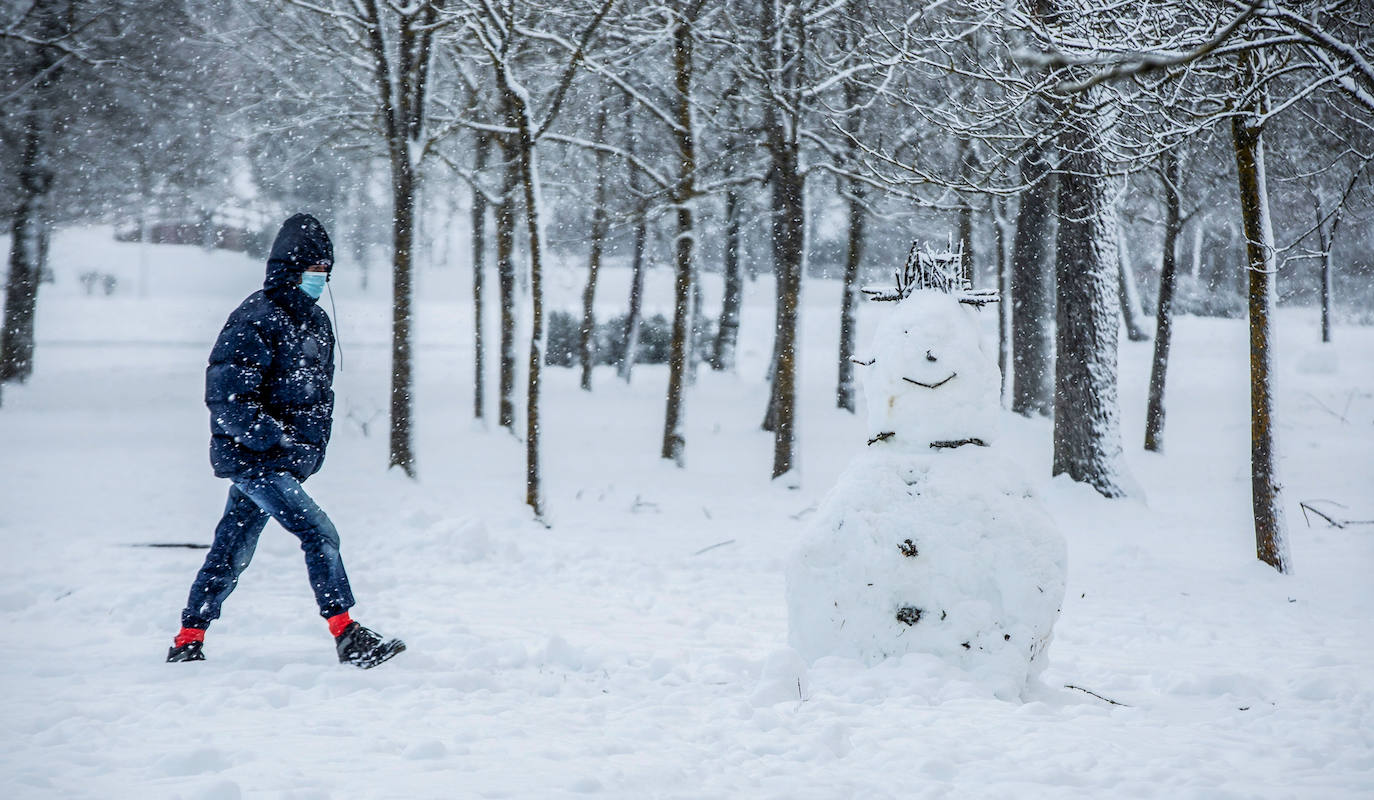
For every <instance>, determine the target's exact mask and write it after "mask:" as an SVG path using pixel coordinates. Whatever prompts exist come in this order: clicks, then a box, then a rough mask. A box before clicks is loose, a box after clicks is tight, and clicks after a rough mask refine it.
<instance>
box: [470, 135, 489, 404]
mask: <svg viewBox="0 0 1374 800" xmlns="http://www.w3.org/2000/svg"><path fill="white" fill-rule="evenodd" d="M472 149H473V164H472V174H473V180H474V181H475V180H477V179H478V176H480V175H481V174H482V170H484V169H486V166H487V158H488V156H489V154H490V152H491V137H490V136H489V135H487V134H485V133H483V134H478V135H477V136H476V137H475V140H474V142H473V148H472ZM486 261H487V198H486V195H484V194H482V190H481V189H480V188H477V187H475V186H474V187H473V190H472V326H473V328H472V415H473V417H474V418H476V419H484V418H485V416H486V415H485V408H484V403H483V397H484V395H485V394H486V352H485V349H484V348H485V342H484V341H483V336H482V334H483V331H484V326H483V315H484V313H485V297H484V294H485V290H486V267H487V265H486Z"/></svg>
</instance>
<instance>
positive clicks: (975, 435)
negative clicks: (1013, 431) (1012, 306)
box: [863, 247, 1001, 451]
mask: <svg viewBox="0 0 1374 800" xmlns="http://www.w3.org/2000/svg"><path fill="white" fill-rule="evenodd" d="M913 254H915V257H914V258H911V259H908V265H907V267H906V268H905V269H904V271H903V273H902V274H899V276H898V287H897V290H896V292H895V293H891V292H890V293H883V294H880V295H878V296H877V298H876V299H882V300H887V301H889V302H884V303H879V304H876V307H877V308H879V309H881V311H880V313H882V314H883V317H882V319H881V320H880V321H879V322H878V326H877V330H876V332H875V334H874V337H873V344H872V345H871V346H870V348H869V357H870V359H869V360H868V361H867V362H865V366H866V369H865V371H864V374H863V382H864V393H865V395H866V396H867V400H868V428H869V438H870V440H875V441H881V442H883V444H884V446H887V447H899V448H904V449H915V450H922V451H929V450H930V449H931V448H936V449H940V448H943V447H951V446H958V445H959V444H963V443H969V444H983V445H987V444H991V443H992V441H993V439H994V438H995V436H996V432H997V416H998V411H999V410H1000V406H1001V404H1000V402H999V392H1000V386H1001V376H1000V373H999V372H998V368H997V358H996V353H995V350H990V349H985V348H984V344H983V333H982V324H981V323H982V320H981V319H980V318H979V316H980V315H979V311H978V308H979V307H980V306H981V305H983V304H985V303H987V302H992V301H993V300H995V295H992V294H989V293H977V292H972V291H970V290H969V288H968V286H967V278H966V277H964V276H963V274H962V263H961V259H959V258H958V255H957V253H956V254H955V257H954V258H952V259H951V258H948V256H947V254H937V259H938V260H937V259H930V260H924V259H922V258H921V257H920V251H919V250H917V249H916V248H914V247H913ZM932 264H933V266H932ZM913 265H914V267H915V269H914V270H913Z"/></svg>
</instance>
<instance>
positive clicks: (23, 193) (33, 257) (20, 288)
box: [0, 145, 50, 383]
mask: <svg viewBox="0 0 1374 800" xmlns="http://www.w3.org/2000/svg"><path fill="white" fill-rule="evenodd" d="M25 151H26V158H25V160H26V161H27V160H28V158H27V153H28V152H29V148H28V146H27V145H26V147H25ZM30 174H32V173H30ZM49 180H50V178H40V179H39V181H38V182H39V183H42V184H44V187H43V188H42V189H41V190H40V191H35V190H34V188H33V183H34V182H33V181H24V180H21V182H20V183H21V189H20V198H19V207H18V208H17V209H15V214H14V222H13V225H12V226H11V228H10V233H11V239H10V259H9V262H10V265H9V277H8V279H7V280H6V282H5V327H4V330H3V338H0V381H16V382H19V383H23V382H25V381H27V380H28V378H29V376H30V375H32V374H33V351H34V313H35V311H36V309H37V305H38V284H39V282H40V280H41V278H42V274H43V266H44V264H43V255H42V254H43V247H42V238H43V225H44V221H43V217H44V214H43V209H44V207H45V205H46V203H45V201H46V196H47V188H46V184H47V183H48V181H49ZM26 183H27V184H28V185H25V184H26Z"/></svg>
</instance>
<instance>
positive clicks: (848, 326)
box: [835, 103, 865, 414]
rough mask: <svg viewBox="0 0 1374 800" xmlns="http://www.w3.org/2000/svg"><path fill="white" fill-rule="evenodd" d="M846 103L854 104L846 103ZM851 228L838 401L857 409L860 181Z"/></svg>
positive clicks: (852, 196) (853, 189) (853, 187)
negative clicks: (856, 349)
mask: <svg viewBox="0 0 1374 800" xmlns="http://www.w3.org/2000/svg"><path fill="white" fill-rule="evenodd" d="M846 107H849V108H853V105H852V104H849V103H846ZM848 202H849V232H848V235H847V237H846V242H847V244H846V247H845V259H844V288H843V289H842V290H841V293H840V360H839V368H840V374H839V381H838V382H837V383H836V389H835V405H836V407H838V408H842V409H844V410H845V411H848V412H849V413H851V414H852V413H854V393H855V392H854V339H855V337H856V336H857V334H858V330H857V329H858V320H857V319H856V315H857V313H858V308H859V266H860V264H861V263H862V258H863V246H864V221H865V218H864V191H863V184H861V183H860V182H859V181H850V183H849V201H848Z"/></svg>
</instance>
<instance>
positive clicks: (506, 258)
mask: <svg viewBox="0 0 1374 800" xmlns="http://www.w3.org/2000/svg"><path fill="white" fill-rule="evenodd" d="M502 154H503V155H504V156H505V159H506V164H505V168H504V173H503V176H502V181H501V205H500V206H498V207H497V209H496V279H497V282H498V283H499V284H500V289H501V364H500V372H501V375H500V382H501V385H500V387H499V388H500V393H501V397H500V399H499V401H498V408H497V423H498V424H499V425H501V427H503V428H505V429H507V430H509V431H510V432H511V433H512V434H513V433H515V196H516V192H518V191H519V189H520V163H519V160H520V154H519V152H518V151H517V149H516V147H515V143H514V142H511V141H509V137H508V138H507V141H505V142H503V143H502Z"/></svg>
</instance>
